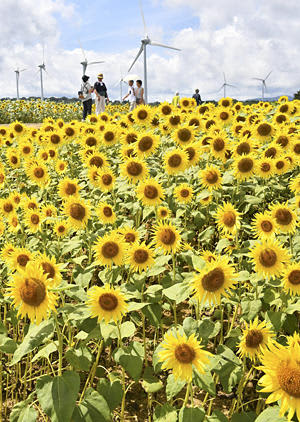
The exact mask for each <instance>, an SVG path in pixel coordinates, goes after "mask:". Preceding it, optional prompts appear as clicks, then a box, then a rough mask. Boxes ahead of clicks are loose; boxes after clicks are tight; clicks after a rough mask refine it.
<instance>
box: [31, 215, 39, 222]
mask: <svg viewBox="0 0 300 422" xmlns="http://www.w3.org/2000/svg"><path fill="white" fill-rule="evenodd" d="M30 221H31V222H32V224H35V225H36V224H39V222H40V217H39V216H38V215H37V214H32V216H31V217H30Z"/></svg>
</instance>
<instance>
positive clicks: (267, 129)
mask: <svg viewBox="0 0 300 422" xmlns="http://www.w3.org/2000/svg"><path fill="white" fill-rule="evenodd" d="M271 131H272V128H271V126H270V125H269V124H268V123H261V124H260V125H259V126H258V128H257V132H258V133H259V135H260V136H268V135H270V134H271Z"/></svg>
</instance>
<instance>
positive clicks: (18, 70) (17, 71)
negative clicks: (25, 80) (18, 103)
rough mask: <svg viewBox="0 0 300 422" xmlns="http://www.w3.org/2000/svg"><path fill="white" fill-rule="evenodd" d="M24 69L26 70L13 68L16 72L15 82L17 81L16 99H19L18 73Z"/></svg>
mask: <svg viewBox="0 0 300 422" xmlns="http://www.w3.org/2000/svg"><path fill="white" fill-rule="evenodd" d="M24 70H27V69H21V70H20V69H19V68H18V69H17V70H15V72H16V83H17V100H19V99H20V93H19V79H20V73H21V72H24Z"/></svg>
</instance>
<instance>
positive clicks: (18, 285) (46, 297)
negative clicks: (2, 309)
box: [8, 263, 57, 324]
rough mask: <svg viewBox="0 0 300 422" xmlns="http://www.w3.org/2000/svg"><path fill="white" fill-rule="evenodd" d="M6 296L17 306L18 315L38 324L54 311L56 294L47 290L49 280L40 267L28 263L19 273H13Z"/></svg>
mask: <svg viewBox="0 0 300 422" xmlns="http://www.w3.org/2000/svg"><path fill="white" fill-rule="evenodd" d="M8 296H9V297H11V298H12V299H13V305H14V306H15V307H16V308H18V315H21V317H23V318H25V317H26V315H27V316H28V318H29V319H30V320H31V322H33V323H36V324H40V322H41V321H42V320H43V319H46V318H48V315H49V313H50V312H51V311H55V305H56V300H57V299H56V296H55V295H54V293H52V292H51V291H49V282H48V279H47V277H46V275H45V274H44V273H43V270H42V269H41V267H39V266H37V265H36V263H30V264H28V265H27V267H26V269H25V270H24V272H23V273H21V274H15V275H14V276H13V279H12V281H11V282H10V283H9V287H8Z"/></svg>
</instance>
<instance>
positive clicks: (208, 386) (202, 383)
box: [194, 371, 216, 397]
mask: <svg viewBox="0 0 300 422" xmlns="http://www.w3.org/2000/svg"><path fill="white" fill-rule="evenodd" d="M194 372H195V375H194V381H195V384H196V385H197V386H198V387H199V388H201V390H204V391H206V392H207V393H209V394H210V395H211V396H214V397H215V395H216V385H215V382H214V379H213V377H212V374H211V372H210V371H206V372H204V374H199V372H198V371H194Z"/></svg>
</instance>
